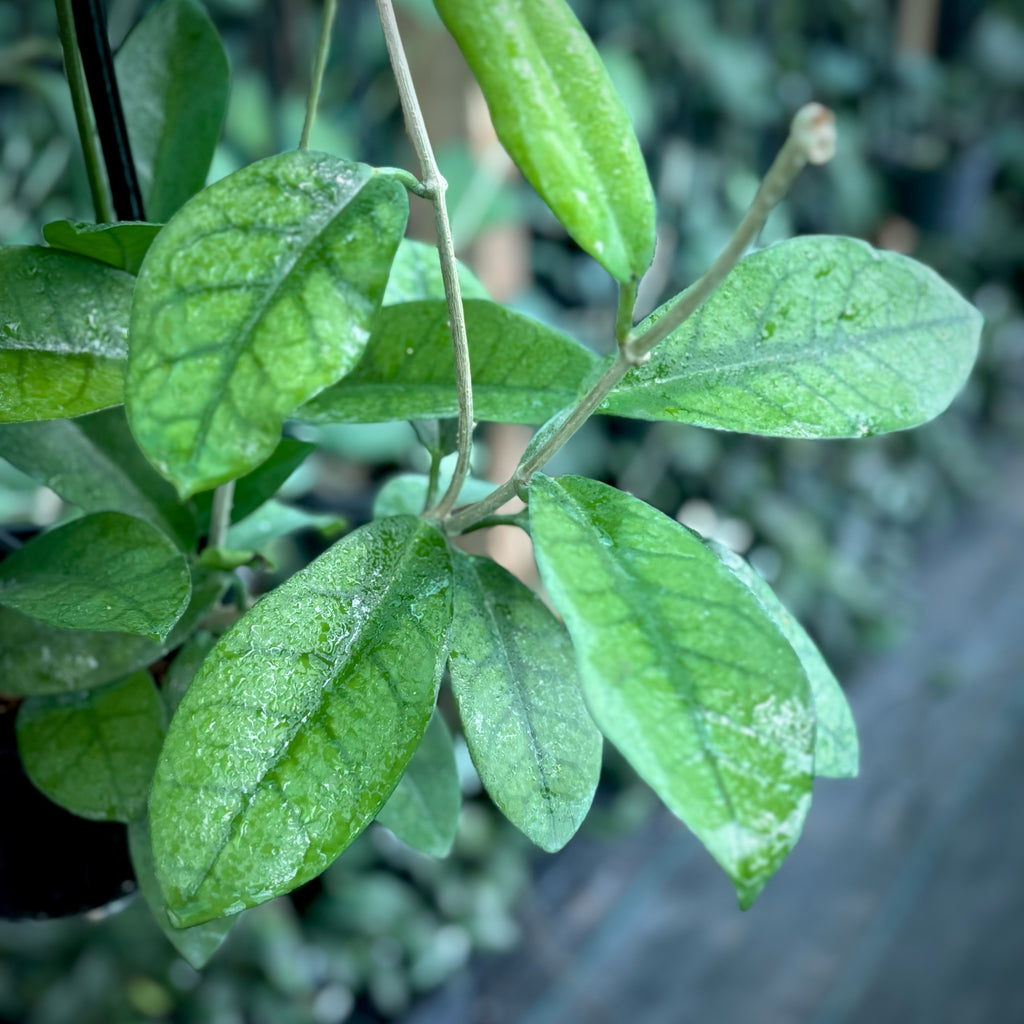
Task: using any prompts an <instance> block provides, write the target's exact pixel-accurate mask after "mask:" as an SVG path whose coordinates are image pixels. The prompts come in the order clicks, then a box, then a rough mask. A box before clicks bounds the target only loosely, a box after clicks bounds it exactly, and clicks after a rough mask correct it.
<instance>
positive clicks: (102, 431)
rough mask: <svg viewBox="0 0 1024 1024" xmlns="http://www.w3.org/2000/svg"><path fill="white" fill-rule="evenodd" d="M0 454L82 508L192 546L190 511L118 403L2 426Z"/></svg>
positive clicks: (193, 528) (193, 530) (192, 532)
mask: <svg viewBox="0 0 1024 1024" xmlns="http://www.w3.org/2000/svg"><path fill="white" fill-rule="evenodd" d="M0 457H2V458H4V459H6V460H7V461H8V462H10V463H11V464H12V465H14V466H17V467H18V469H20V470H21V471H22V472H23V473H27V474H28V475H29V476H31V477H33V478H34V479H36V480H38V481H39V482H40V483H41V484H45V485H46V486H47V487H49V488H50V489H51V490H53V491H55V492H56V493H57V494H59V495H60V496H61V497H62V498H63V499H64V500H65V501H69V502H71V504H73V505H77V506H78V507H79V508H81V509H83V510H84V511H86V512H106V511H113V512H124V513H126V514H128V515H131V516H135V517H136V518H137V519H145V520H146V522H149V523H152V524H153V525H154V526H158V527H160V529H162V530H164V531H166V532H167V533H168V534H170V535H171V536H174V537H177V538H178V539H179V540H180V541H181V543H182V545H183V546H184V547H191V546H192V545H193V544H195V540H196V524H195V521H194V519H193V517H192V514H191V513H190V511H189V510H188V509H187V508H185V506H183V505H182V504H181V503H180V502H179V501H178V497H177V495H176V494H175V492H174V488H173V487H171V485H170V484H169V483H167V481H166V480H164V478H163V477H162V476H160V474H159V473H157V472H156V470H155V469H153V467H152V466H150V464H149V463H148V462H147V461H146V458H145V456H143V454H142V452H140V451H139V448H138V446H137V445H136V444H135V442H134V441H133V440H132V435H131V432H130V431H129V430H128V420H127V419H126V418H125V413H124V408H123V407H122V406H118V407H117V408H114V409H105V410H103V411H102V412H97V413H92V414H91V415H88V416H79V417H78V418H77V419H73V420H46V421H44V422H41V423H7V424H2V425H0Z"/></svg>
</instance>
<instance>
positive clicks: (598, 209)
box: [434, 0, 655, 282]
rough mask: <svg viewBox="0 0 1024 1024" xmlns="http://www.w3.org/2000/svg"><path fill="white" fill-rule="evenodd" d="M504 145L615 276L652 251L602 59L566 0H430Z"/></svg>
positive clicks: (631, 138)
mask: <svg viewBox="0 0 1024 1024" xmlns="http://www.w3.org/2000/svg"><path fill="white" fill-rule="evenodd" d="M434 6H435V7H436V8H437V10H438V12H439V13H440V15H441V18H442V19H443V20H444V23H445V25H446V26H447V27H448V30H449V31H450V32H451V34H452V35H453V36H454V37H455V41H456V42H457V43H458V44H459V49H461V50H462V52H463V54H464V56H465V58H466V60H467V62H468V63H469V66H470V68H471V69H472V71H473V76H474V77H475V78H476V80H477V81H478V82H479V83H480V88H481V89H482V90H483V93H484V96H485V98H486V99H487V105H488V107H489V108H490V111H491V120H492V121H493V122H494V128H495V131H496V132H497V133H498V138H499V139H501V142H502V145H503V146H504V147H505V149H507V150H508V153H509V156H511V157H512V159H513V160H514V161H515V162H516V165H517V166H518V167H519V169H520V170H521V171H522V172H523V175H524V176H525V177H526V179H527V181H529V182H530V184H531V185H533V187H534V188H535V189H536V190H537V191H538V192H539V193H540V194H541V196H542V197H543V199H544V201H545V202H546V203H547V204H548V206H550V207H551V209H552V211H553V212H554V214H555V216H556V217H557V218H558V219H559V220H560V221H561V222H562V224H564V225H565V228H566V230H567V231H568V232H569V234H570V235H571V236H572V237H573V238H574V239H575V241H576V242H577V243H578V244H579V245H580V247H581V248H583V249H585V250H586V251H587V252H589V253H590V255H591V256H593V257H594V259H596V260H597V261H598V262H599V263H600V264H601V265H602V266H603V267H604V268H605V269H606V270H607V271H608V272H609V273H610V274H612V275H613V276H614V277H615V278H616V279H617V280H619V281H621V282H629V281H634V280H637V279H639V277H640V275H641V274H643V272H644V271H645V270H646V269H647V267H648V266H649V265H650V262H651V259H652V257H653V256H654V241H655V232H654V195H653V193H652V191H651V183H650V180H649V178H648V176H647V168H646V167H645V166H644V159H643V155H642V154H641V152H640V145H639V143H638V142H637V140H636V136H635V135H634V134H633V128H632V126H631V125H630V123H629V116H628V114H627V113H626V110H625V107H623V105H622V101H621V100H620V99H619V97H618V96H617V95H616V93H615V89H614V87H613V86H612V83H611V80H610V79H609V77H608V73H607V72H606V71H605V68H604V65H603V64H602V63H601V58H600V57H599V56H598V53H597V51H596V50H595V49H594V45H593V43H591V41H590V39H589V37H588V36H587V34H586V32H585V31H584V29H583V27H582V25H580V23H579V21H577V20H576V16H575V15H574V14H573V13H572V11H571V10H570V9H569V6H568V4H566V3H565V2H564V0H502V2H500V3H495V2H494V0H434Z"/></svg>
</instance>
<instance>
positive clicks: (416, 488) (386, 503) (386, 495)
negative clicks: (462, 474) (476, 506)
mask: <svg viewBox="0 0 1024 1024" xmlns="http://www.w3.org/2000/svg"><path fill="white" fill-rule="evenodd" d="M429 485H430V481H429V479H428V478H427V477H425V476H423V475H421V474H419V473H402V474H401V475H399V476H395V477H392V478H391V479H390V480H389V481H388V482H387V483H386V484H385V485H384V486H383V487H382V488H381V489H380V490H379V491H378V492H377V497H376V499H375V500H374V502H373V518H374V519H383V518H385V517H386V516H402V515H409V516H418V515H419V514H420V513H421V512H422V511H423V509H424V507H425V505H426V500H427V488H428V487H429ZM447 486H448V482H447V481H446V480H443V479H442V481H441V482H440V484H439V486H438V489H437V492H438V494H443V493H444V491H445V489H446V488H447ZM494 486H495V485H494V484H492V483H491V482H490V481H488V480H476V479H474V478H473V477H467V478H466V482H465V483H464V484H463V485H462V490H461V491H459V500H458V504H459V505H469V504H470V503H471V502H474V501H480V500H481V499H483V498H486V497H487V495H488V494H490V493H491V491H493V490H494Z"/></svg>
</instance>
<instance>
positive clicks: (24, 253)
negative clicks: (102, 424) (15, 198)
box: [0, 246, 135, 423]
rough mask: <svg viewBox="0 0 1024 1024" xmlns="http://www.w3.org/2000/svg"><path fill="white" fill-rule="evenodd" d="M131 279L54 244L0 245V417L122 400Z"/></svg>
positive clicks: (61, 412)
mask: <svg viewBox="0 0 1024 1024" xmlns="http://www.w3.org/2000/svg"><path fill="white" fill-rule="evenodd" d="M134 283H135V279H134V278H133V277H132V276H131V275H130V274H126V273H124V271H121V270H114V269H113V268H112V267H105V266H103V265H102V264H100V263H96V262H95V261H93V260H88V259H85V258H83V257H81V256H76V255H74V254H73V253H70V252H62V251H60V250H59V249H46V248H43V247H42V246H11V247H8V248H4V249H0V422H3V423H16V422H20V421H22V420H49V419H58V418H60V417H65V416H80V415H81V414H82V413H84V412H92V411H93V410H94V409H102V408H104V407H105V406H108V405H117V404H118V403H119V402H120V401H121V397H122V394H123V392H124V372H125V357H126V356H127V354H128V347H127V339H128V317H129V314H130V310H131V302H132V286H133V285H134Z"/></svg>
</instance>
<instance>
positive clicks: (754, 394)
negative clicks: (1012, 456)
mask: <svg viewBox="0 0 1024 1024" xmlns="http://www.w3.org/2000/svg"><path fill="white" fill-rule="evenodd" d="M673 301H675V300H673ZM669 305H671V304H669ZM667 308H668V306H666V307H663V308H662V309H661V310H659V311H656V312H655V313H653V314H652V315H651V318H650V319H649V320H648V321H647V322H646V323H650V322H651V321H652V320H657V319H658V317H659V316H661V315H663V314H664V312H665V309H667ZM644 326H646V324H645V325H641V327H640V328H639V330H642V329H643V327H644ZM980 333H981V315H980V314H979V313H978V311H977V310H976V309H975V308H974V307H973V306H972V305H971V304H970V303H969V302H966V301H965V300H964V299H962V298H961V297H960V296H959V295H958V294H957V293H956V291H954V290H953V289H952V288H951V287H950V286H949V285H948V284H946V282H945V281H943V280H942V278H940V277H939V276H938V275H937V274H936V273H935V272H934V271H932V270H930V269H929V268H928V267H925V266H923V265H922V264H920V263H917V262H915V261H914V260H912V259H909V258H908V257H906V256H901V255H899V254H897V253H892V252H880V251H878V250H876V249H872V248H871V246H869V245H867V244H866V243H865V242H860V241H857V240H856V239H853V238H837V237H831V236H828V235H817V236H811V237H807V238H794V239H792V240H790V241H788V242H780V243H778V244H777V245H772V246H769V247H768V248H767V249H762V250H761V251H760V252H756V253H753V254H752V255H750V256H748V257H746V259H744V260H742V261H741V262H740V263H739V264H738V265H737V266H736V268H735V269H734V270H733V272H732V273H731V274H730V275H729V276H728V277H727V278H726V279H725V281H724V282H723V283H722V285H721V287H720V288H719V289H718V291H717V292H715V293H714V295H712V296H711V298H710V299H708V301H707V302H706V303H705V304H704V305H703V306H702V307H701V308H700V309H699V310H697V312H696V313H695V314H694V315H693V316H692V317H690V319H689V320H687V321H686V322H685V323H684V324H683V325H682V326H681V327H679V328H678V329H677V330H676V331H674V332H673V333H672V334H670V335H669V337H668V338H666V339H665V341H663V342H662V343H661V344H660V345H659V346H658V347H657V348H655V349H654V351H653V352H652V353H651V358H650V361H649V362H647V363H646V364H644V365H643V366H640V367H638V368H637V369H635V370H631V371H630V373H629V374H628V375H627V376H626V377H625V379H624V380H623V382H622V383H621V384H620V385H619V387H618V388H617V389H616V390H615V391H613V392H612V394H611V395H609V397H608V400H607V401H606V402H605V404H604V405H603V406H602V407H601V411H602V412H607V413H612V414H614V415H616V416H635V417H637V418H639V419H651V420H678V421H679V422H682V423H695V424H698V425H700V426H705V427H719V428H722V429H723V430H741V431H745V432H747V433H751V434H770V435H773V436H777V437H864V436H866V435H868V434H884V433H886V432H888V431H892V430H903V429H905V428H907V427H915V426H917V425H918V424H921V423H924V422H926V421H927V420H930V419H932V418H933V417H934V416H937V415H938V414H939V413H941V412H942V411H943V410H944V409H945V408H946V407H947V406H948V405H949V403H950V402H951V401H952V400H953V398H954V396H955V395H956V393H957V392H958V391H959V390H960V388H961V387H962V386H963V383H964V381H965V380H966V379H967V375H968V374H969V373H970V371H971V367H972V366H973V365H974V360H975V358H976V356H977V352H978V339H979V337H980Z"/></svg>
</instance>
